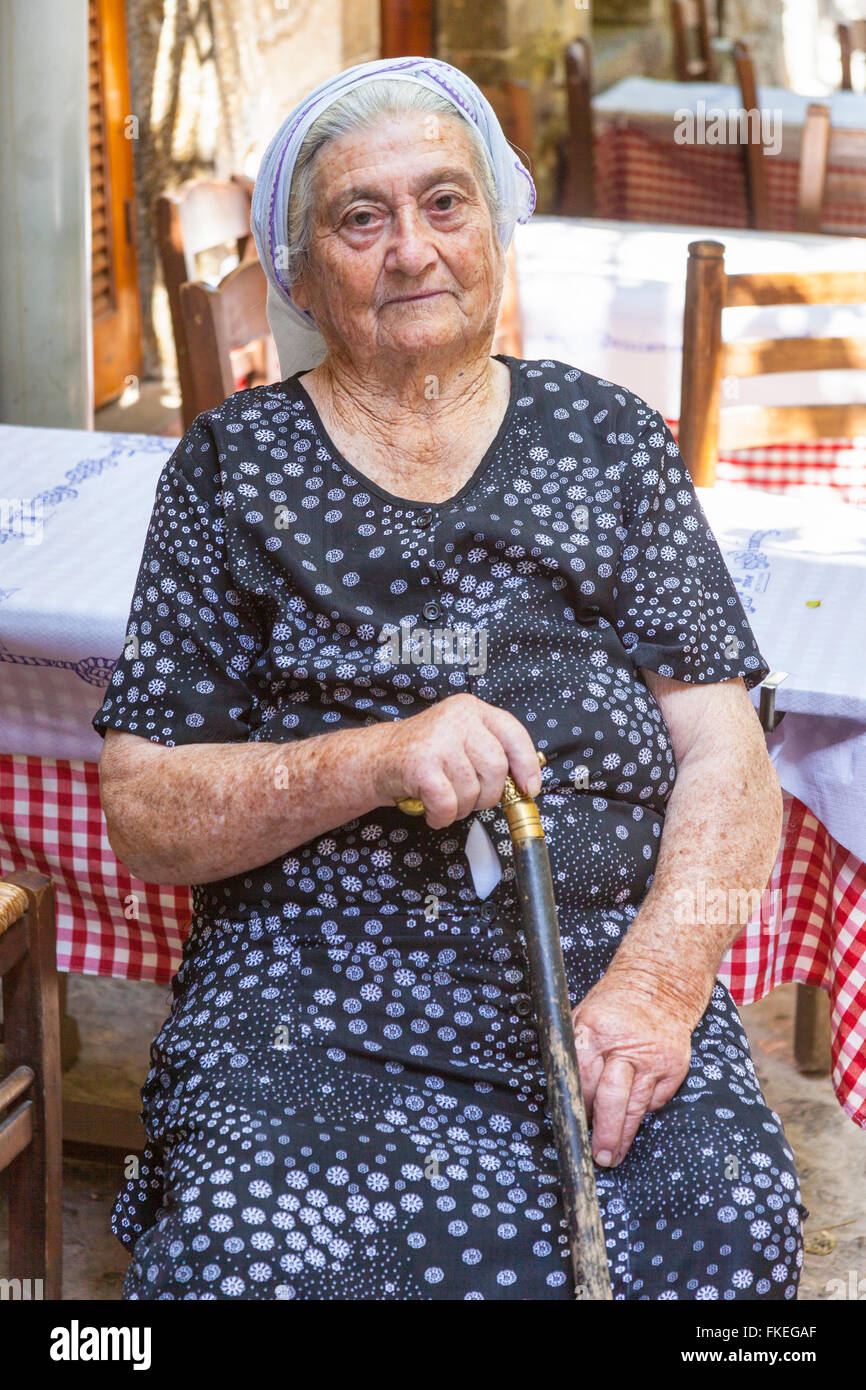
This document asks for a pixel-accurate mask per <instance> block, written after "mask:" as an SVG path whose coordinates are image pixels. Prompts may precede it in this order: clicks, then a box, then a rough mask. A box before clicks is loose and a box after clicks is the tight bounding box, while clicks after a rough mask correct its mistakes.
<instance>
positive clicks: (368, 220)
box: [292, 112, 505, 362]
mask: <svg viewBox="0 0 866 1390" xmlns="http://www.w3.org/2000/svg"><path fill="white" fill-rule="evenodd" d="M311 262H312V270H311V272H307V273H306V274H305V275H304V276H303V277H302V278H301V279H300V280H298V281H296V282H295V283H294V285H293V286H292V294H293V298H294V300H295V302H296V303H297V304H298V305H299V306H300V307H301V308H302V309H308V310H309V311H310V312H311V313H312V314H313V316H314V318H315V320H316V324H317V326H318V327H319V329H320V330H321V332H322V334H323V336H324V338H325V342H326V343H327V345H328V348H329V350H331V351H332V352H334V351H336V352H337V354H338V355H339V356H344V355H345V356H348V357H349V358H350V359H355V360H358V361H359V362H363V361H365V360H369V359H371V358H373V357H375V356H377V355H381V354H382V353H383V352H385V353H389V354H392V355H399V356H403V357H417V356H425V355H429V354H431V353H433V354H434V355H435V354H436V353H437V350H441V349H443V348H444V349H446V350H447V349H449V348H450V349H452V350H453V349H454V347H455V346H456V347H458V348H462V349H464V350H465V351H467V352H472V351H479V350H482V351H485V350H487V349H489V344H490V341H491V340H492V337H493V333H494V330H495V327H496V319H497V314H498V310H499V301H500V299H501V295H502V285H503V278H504V273H505V256H504V252H503V251H502V246H501V243H500V241H499V237H498V235H497V233H496V229H495V227H494V226H493V224H492V222H491V218H490V212H489V209H488V206H487V201H486V199H485V197H484V194H483V192H482V189H481V185H480V184H479V182H478V179H477V177H476V175H475V173H474V170H473V161H472V146H471V144H470V136H469V135H468V133H467V132H466V130H465V127H464V124H463V121H462V120H461V118H460V117H455V118H454V119H449V118H447V117H445V118H443V117H439V116H436V115H432V114H429V113H422V112H413V113H407V114H405V115H400V116H388V117H383V118H382V119H381V120H380V121H379V122H377V124H376V125H374V126H370V127H365V128H364V129H361V130H358V131H356V132H352V133H351V134H349V135H345V136H342V137H341V138H340V139H339V140H333V141H331V142H330V143H329V144H327V145H325V147H324V148H323V149H322V150H321V151H320V153H319V155H318V156H317V159H316V163H315V166H314V224H313V236H312V243H311ZM449 355H450V354H449Z"/></svg>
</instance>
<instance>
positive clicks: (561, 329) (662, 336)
mask: <svg viewBox="0 0 866 1390" xmlns="http://www.w3.org/2000/svg"><path fill="white" fill-rule="evenodd" d="M663 85H664V84H663ZM704 240H710V241H720V242H721V243H722V245H723V246H724V247H725V269H726V270H727V271H728V273H729V274H741V273H744V272H745V271H773V270H788V271H795V272H797V271H818V270H861V271H866V238H864V237H833V236H803V235H800V234H796V233H793V232H791V233H787V232H779V233H777V232H754V231H746V230H740V229H739V228H731V227H673V226H663V225H655V224H653V223H641V222H604V221H599V220H595V219H593V218H573V217H533V218H532V221H531V222H528V223H527V224H526V226H520V227H518V228H517V229H516V232H515V252H516V256H517V273H518V280H519V284H520V309H521V316H522V319H523V351H524V356H526V357H541V358H543V357H553V358H556V359H558V360H559V361H563V362H570V363H573V364H574V366H576V367H580V368H582V369H584V370H586V371H589V372H592V373H594V375H596V376H600V377H604V378H606V379H607V380H608V381H615V382H617V384H619V385H621V386H626V387H628V389H629V390H630V391H634V392H636V393H637V395H639V396H642V397H643V398H644V399H645V400H647V401H648V402H649V403H650V405H652V406H654V407H655V409H656V410H660V411H661V412H662V413H663V414H664V415H665V417H666V418H667V419H669V420H670V419H678V418H679V413H680V379H681V375H682V357H683V354H682V342H683V308H684V304H685V281H686V265H687V262H688V248H689V243H690V242H692V241H704ZM723 332H724V335H725V337H726V338H730V339H732V340H734V339H737V338H756V337H760V338H763V337H767V338H773V337H779V336H788V335H791V336H798V337H806V336H810V335H811V336H833V337H836V336H839V337H857V336H860V337H866V305H841V306H831V305H799V304H795V305H785V306H782V307H778V308H762V309H749V308H743V309H726V310H725V312H724V315H723ZM857 400H859V401H866V372H862V371H860V372H851V371H849V372H822V373H821V375H820V377H817V378H816V377H815V376H814V375H811V374H808V373H804V372H783V373H779V374H777V375H776V374H774V375H773V376H772V377H755V378H752V379H749V380H743V381H740V382H738V383H737V396H736V402H737V404H740V405H748V404H751V403H759V402H773V403H775V404H777V405H800V404H804V403H805V402H807V401H815V402H817V401H824V402H828V403H829V402H831V401H840V402H844V401H857ZM851 462H852V466H857V464H858V463H859V464H860V465H861V466H862V464H863V463H864V462H866V439H864V440H863V451H862V454H861V453H859V452H858V453H857V454H855V455H854V456H852V460H851Z"/></svg>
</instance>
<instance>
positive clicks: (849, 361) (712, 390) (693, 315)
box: [679, 241, 866, 487]
mask: <svg viewBox="0 0 866 1390" xmlns="http://www.w3.org/2000/svg"><path fill="white" fill-rule="evenodd" d="M864 302H866V271H859V270H852V271H839V272H830V271H816V272H815V273H814V274H806V275H793V274H788V273H786V272H784V271H779V272H777V273H772V274H760V275H727V274H726V273H725V248H724V246H723V245H722V243H721V242H718V241H693V242H692V243H691V245H690V246H689V261H688V270H687V273H686V304H685V317H684V321H683V373H682V396H681V401H680V424H679V447H680V452H681V453H682V456H683V458H684V459H685V461H686V464H687V466H688V469H689V472H690V473H691V475H692V478H693V479H694V481H695V483H696V484H697V485H698V486H700V487H712V486H713V485H714V483H715V476H716V463H717V460H718V455H719V451H720V450H721V451H722V452H728V451H730V450H732V449H750V448H758V447H761V446H765V445H768V444H793V443H799V442H808V441H810V440H814V439H847V438H851V437H853V436H854V435H858V434H863V433H866V404H850V405H790V406H765V405H745V406H741V405H729V406H726V408H725V409H724V410H720V399H719V397H720V388H721V382H722V379H723V378H726V377H735V378H739V377H750V376H763V375H767V374H770V373H773V372H817V371H830V370H835V371H838V370H840V369H847V368H856V369H858V370H862V369H866V339H864V338H768V339H763V340H761V339H756V340H748V341H744V342H733V343H724V342H723V341H722V309H725V308H735V307H739V306H742V305H772V304H862V303H864Z"/></svg>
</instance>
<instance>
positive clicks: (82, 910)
mask: <svg viewBox="0 0 866 1390" xmlns="http://www.w3.org/2000/svg"><path fill="white" fill-rule="evenodd" d="M14 869H34V870H37V871H38V872H39V873H43V874H48V875H50V877H51V878H52V879H53V880H54V887H55V894H56V901H57V965H58V968H59V969H60V970H73V971H75V972H76V973H78V974H82V975H113V976H114V977H115V978H117V979H121V980H157V981H160V982H162V981H166V980H169V979H171V976H172V975H173V974H174V972H175V970H176V969H177V967H178V965H179V964H180V950H181V946H182V944H183V939H184V937H185V935H186V931H187V927H188V925H189V919H190V915H191V913H190V895H189V889H188V888H183V887H181V888H175V887H168V888H164V887H158V886H156V885H155V884H152V883H142V881H141V879H138V878H134V877H133V875H132V874H130V873H129V872H128V870H127V869H125V868H124V867H123V865H122V864H120V863H119V862H118V860H117V859H116V858H115V856H114V854H113V852H112V849H111V846H110V844H109V843H108V834H107V831H106V827H105V820H104V818H103V815H102V807H101V806H100V803H99V764H98V763H93V762H84V761H82V760H75V761H71V760H68V759H59V758H35V757H27V756H16V755H11V754H0V873H4V874H7V873H11V872H12V871H13V870H14Z"/></svg>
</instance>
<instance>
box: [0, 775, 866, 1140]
mask: <svg viewBox="0 0 866 1390" xmlns="http://www.w3.org/2000/svg"><path fill="white" fill-rule="evenodd" d="M14 869H36V870H38V871H39V872H41V873H45V874H49V875H50V876H51V878H52V879H53V880H54V883H55V888H56V894H57V963H58V965H59V967H60V969H61V970H73V971H76V972H79V973H82V974H92V975H111V976H115V977H117V978H120V979H126V980H155V981H158V982H160V983H163V982H167V981H168V980H170V978H171V976H172V975H173V974H174V972H175V970H176V969H177V967H178V965H179V964H180V949H181V945H182V942H183V939H184V936H185V935H186V931H187V927H188V924H189V918H190V899H189V893H188V890H187V889H186V888H160V887H157V886H154V885H153V884H146V883H142V882H141V881H140V880H139V879H136V878H134V877H133V876H132V875H131V874H129V873H128V872H127V871H126V869H124V868H123V867H122V866H121V865H120V864H119V863H118V861H117V859H116V858H115V856H114V854H113V853H112V850H111V846H110V845H109V843H108V837H107V834H106V829H105V821H104V820H103V817H102V811H101V808H100V804H99V771H98V765H97V764H96V763H92V762H84V761H74V762H73V761H63V760H59V759H49V758H35V757H24V756H13V755H8V754H7V755H0V872H2V873H10V872H12V871H13V870H14ZM767 891H768V893H769V894H770V900H771V901H776V902H777V903H778V904H779V906H780V910H779V911H778V912H775V913H766V912H765V913H764V914H763V917H764V920H763V921H762V920H761V914H760V913H756V914H755V916H754V917H753V918H752V919H751V920H750V922H749V923H748V925H747V926H746V928H745V930H744V932H743V934H742V935H741V936H740V938H739V940H738V941H737V942H736V943H735V945H734V947H733V948H732V950H731V952H730V953H729V956H728V957H727V958H726V961H725V964H724V966H723V969H722V972H721V975H722V978H723V979H724V980H725V982H726V983H727V984H728V985H729V987H730V989H731V993H732V994H733V996H734V999H735V1000H736V1001H737V1003H738V1004H749V1003H752V1002H753V1001H754V1000H756V999H761V998H763V996H764V995H765V994H768V993H769V992H770V990H772V989H774V988H775V987H776V986H777V985H781V984H787V983H789V982H791V981H795V980H796V981H800V982H802V983H805V984H811V985H819V986H821V987H822V988H824V989H826V990H827V991H828V993H829V995H830V1001H831V1010H832V1023H833V1083H834V1086H835V1088H836V1094H837V1096H838V1098H839V1102H840V1104H841V1105H842V1107H843V1109H844V1110H845V1111H846V1113H847V1114H848V1115H850V1116H851V1118H852V1119H853V1120H855V1121H856V1122H857V1123H858V1124H861V1125H863V1126H866V866H864V865H863V864H861V863H860V862H859V860H857V859H855V857H854V856H853V855H851V854H849V853H848V852H847V851H846V850H844V849H842V847H841V846H840V845H838V844H837V843H836V842H835V841H834V840H833V839H832V838H831V836H830V835H829V834H828V832H827V831H826V830H825V828H824V827H823V826H822V825H821V824H820V822H819V821H818V820H816V818H815V817H814V816H813V815H812V813H811V812H810V811H809V810H807V808H806V807H805V806H804V805H803V803H802V802H800V801H798V800H797V799H796V798H794V797H791V796H788V795H787V794H786V796H785V818H784V822H783V830H782V841H781V847H780V852H779V857H778V859H777V862H776V866H775V868H774V870H773V874H772V878H771V880H770V883H769V884H768V886H767ZM774 893H778V894H780V895H781V896H779V897H778V898H776V899H773V897H772V895H773V894H774ZM765 898H766V894H765Z"/></svg>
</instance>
